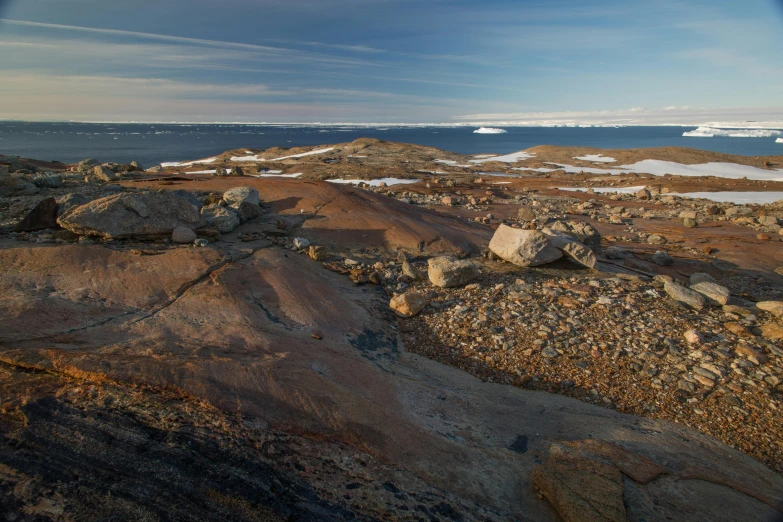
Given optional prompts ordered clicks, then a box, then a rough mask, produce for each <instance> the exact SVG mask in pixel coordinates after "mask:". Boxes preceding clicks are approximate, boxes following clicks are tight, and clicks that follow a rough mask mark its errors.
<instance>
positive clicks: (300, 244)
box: [294, 237, 310, 250]
mask: <svg viewBox="0 0 783 522" xmlns="http://www.w3.org/2000/svg"><path fill="white" fill-rule="evenodd" d="M309 246H310V240H309V239H305V238H303V237H295V238H294V248H296V249H297V250H301V249H303V248H307V247H309Z"/></svg>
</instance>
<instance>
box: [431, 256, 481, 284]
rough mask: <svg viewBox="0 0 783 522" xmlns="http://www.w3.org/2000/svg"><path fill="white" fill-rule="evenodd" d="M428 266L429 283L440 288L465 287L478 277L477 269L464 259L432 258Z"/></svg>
mask: <svg viewBox="0 0 783 522" xmlns="http://www.w3.org/2000/svg"><path fill="white" fill-rule="evenodd" d="M428 265H429V269H428V271H427V274H428V276H429V279H430V282H431V283H432V284H433V285H435V286H439V287H441V288H449V287H455V286H462V285H465V284H467V283H469V282H470V281H472V280H473V279H475V278H476V277H478V275H479V270H478V267H477V266H476V265H475V264H474V263H473V262H471V261H468V260H466V259H463V260H456V259H451V258H448V257H434V258H432V259H430V260H429V262H428Z"/></svg>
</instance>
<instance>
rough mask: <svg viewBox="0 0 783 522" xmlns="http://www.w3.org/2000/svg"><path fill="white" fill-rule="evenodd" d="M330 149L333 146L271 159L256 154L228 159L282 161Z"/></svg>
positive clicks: (321, 152)
mask: <svg viewBox="0 0 783 522" xmlns="http://www.w3.org/2000/svg"><path fill="white" fill-rule="evenodd" d="M330 150H334V147H329V148H327V149H316V150H311V151H310V152H302V153H301V154H292V155H290V156H282V157H280V158H273V159H270V160H268V159H265V158H259V157H258V154H256V155H254V156H233V157H231V158H230V161H282V160H286V159H292V158H303V157H305V156H312V155H313V154H323V153H324V152H329V151H330Z"/></svg>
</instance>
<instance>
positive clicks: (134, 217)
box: [57, 192, 200, 239]
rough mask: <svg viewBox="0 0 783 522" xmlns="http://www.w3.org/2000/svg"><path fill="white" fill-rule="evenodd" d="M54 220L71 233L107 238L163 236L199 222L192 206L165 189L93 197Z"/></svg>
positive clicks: (195, 225) (197, 214)
mask: <svg viewBox="0 0 783 522" xmlns="http://www.w3.org/2000/svg"><path fill="white" fill-rule="evenodd" d="M57 222H58V223H59V224H60V226H62V227H63V228H66V229H68V230H70V231H71V232H74V233H75V234H79V235H90V236H101V237H104V238H107V239H121V238H129V237H147V236H167V235H169V234H171V232H172V231H173V230H174V229H175V228H177V227H178V226H184V227H188V228H198V226H199V225H200V220H199V213H198V210H197V209H196V207H194V206H193V205H191V204H190V203H189V202H188V200H186V199H185V198H182V197H179V196H174V195H172V194H168V193H166V192H142V193H122V194H116V195H113V196H107V197H105V198H100V199H96V200H93V201H90V202H89V203H87V204H85V205H80V206H77V207H72V208H70V209H69V210H67V211H66V212H65V213H63V214H62V215H61V216H60V217H59V218H58V220H57Z"/></svg>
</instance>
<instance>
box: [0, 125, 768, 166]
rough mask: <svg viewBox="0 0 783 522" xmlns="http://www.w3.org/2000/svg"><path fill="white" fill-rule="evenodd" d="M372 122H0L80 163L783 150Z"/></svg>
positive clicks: (29, 148) (24, 140) (5, 138)
mask: <svg viewBox="0 0 783 522" xmlns="http://www.w3.org/2000/svg"><path fill="white" fill-rule="evenodd" d="M504 128H505V129H506V131H507V132H506V133H504V134H475V133H474V132H473V131H474V130H475V129H476V128H475V127H443V126H439V127H423V126H411V127H382V126H377V127H371V126H352V125H342V126H302V125H241V124H136V123H123V124H116V123H106V124H104V123H100V124H98V123H40V122H14V121H5V122H0V154H5V155H14V156H22V157H27V158H35V159H41V160H57V161H62V162H65V163H75V162H77V161H80V160H82V159H85V158H96V159H98V160H100V161H116V162H119V163H129V162H131V161H133V160H135V161H138V162H139V163H141V164H142V165H143V166H145V167H148V166H152V165H157V164H160V163H162V162H165V161H184V160H193V159H199V158H206V157H210V156H214V155H216V154H219V153H221V152H224V151H226V150H230V149H237V148H243V147H246V148H253V149H266V148H270V147H283V148H290V147H297V146H309V145H323V144H334V143H342V142H347V141H353V140H355V139H357V138H363V137H367V138H378V139H382V140H388V141H397V142H404V143H415V144H418V145H427V146H431V147H437V148H439V149H444V150H448V151H453V152H459V153H463V154H508V153H511V152H515V151H518V150H522V149H526V148H528V147H532V146H535V145H571V146H585V147H599V148H607V149H631V148H647V147H663V146H680V147H691V148H698V149H703V150H709V151H714V152H724V153H728V154H739V155H743V156H771V155H783V144H782V143H776V142H775V137H748V138H740V137H729V136H714V137H684V136H683V133H684V132H690V131H693V130H694V129H695V127H692V126H691V127H619V128H614V127H504Z"/></svg>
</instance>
